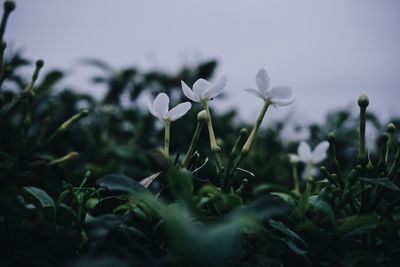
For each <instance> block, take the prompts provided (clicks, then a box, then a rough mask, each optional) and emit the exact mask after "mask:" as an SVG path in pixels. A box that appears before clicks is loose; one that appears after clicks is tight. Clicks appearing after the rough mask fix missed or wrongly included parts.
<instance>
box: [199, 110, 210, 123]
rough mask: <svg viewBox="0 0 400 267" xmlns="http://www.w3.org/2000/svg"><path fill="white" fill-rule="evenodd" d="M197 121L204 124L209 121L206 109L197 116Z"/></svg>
mask: <svg viewBox="0 0 400 267" xmlns="http://www.w3.org/2000/svg"><path fill="white" fill-rule="evenodd" d="M197 120H198V121H202V122H205V121H207V120H208V115H207V111H205V110H204V109H203V110H202V111H200V112H199V113H198V114H197Z"/></svg>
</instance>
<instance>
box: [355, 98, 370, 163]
mask: <svg viewBox="0 0 400 267" xmlns="http://www.w3.org/2000/svg"><path fill="white" fill-rule="evenodd" d="M368 105H369V99H368V96H367V95H361V96H360V97H359V98H358V106H359V107H360V142H359V149H358V155H357V160H358V163H359V164H361V165H362V166H364V164H365V163H366V162H367V154H366V152H365V151H366V150H365V123H366V119H367V118H366V113H367V107H368Z"/></svg>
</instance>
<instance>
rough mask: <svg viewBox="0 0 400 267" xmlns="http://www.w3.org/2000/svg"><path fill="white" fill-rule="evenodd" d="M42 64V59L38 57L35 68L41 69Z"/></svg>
mask: <svg viewBox="0 0 400 267" xmlns="http://www.w3.org/2000/svg"><path fill="white" fill-rule="evenodd" d="M43 65H44V61H43V59H39V60H38V61H36V68H38V69H41V68H42V67H43Z"/></svg>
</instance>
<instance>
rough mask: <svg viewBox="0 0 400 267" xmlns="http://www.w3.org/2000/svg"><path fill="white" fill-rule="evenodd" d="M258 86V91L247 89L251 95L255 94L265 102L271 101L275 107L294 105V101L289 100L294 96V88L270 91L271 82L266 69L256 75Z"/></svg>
mask: <svg viewBox="0 0 400 267" xmlns="http://www.w3.org/2000/svg"><path fill="white" fill-rule="evenodd" d="M256 84H257V88H258V90H255V89H251V88H248V89H245V90H246V91H247V92H249V93H250V94H253V95H255V96H257V97H259V98H261V99H263V100H264V101H269V102H270V103H271V104H272V105H274V106H287V105H289V104H291V103H293V101H294V100H286V101H285V100H283V99H288V98H290V97H291V96H292V88H290V87H288V86H275V87H272V88H271V89H270V81H269V77H268V74H267V71H266V70H265V69H260V70H259V71H258V72H257V75H256Z"/></svg>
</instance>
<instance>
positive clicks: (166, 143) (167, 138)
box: [164, 120, 171, 158]
mask: <svg viewBox="0 0 400 267" xmlns="http://www.w3.org/2000/svg"><path fill="white" fill-rule="evenodd" d="M164 122H165V123H164V124H165V129H164V154H165V156H166V157H167V158H169V141H170V132H171V121H170V120H165V121H164Z"/></svg>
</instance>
